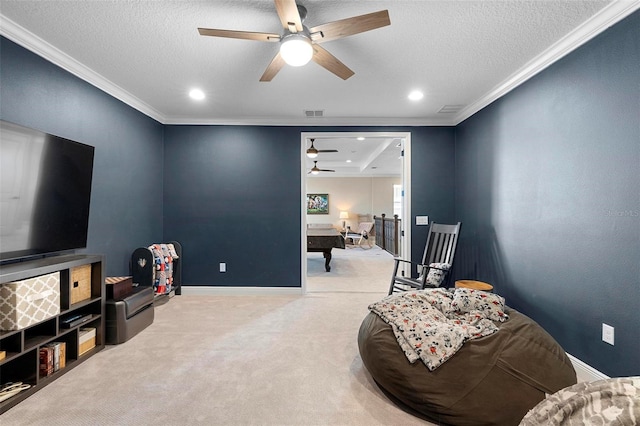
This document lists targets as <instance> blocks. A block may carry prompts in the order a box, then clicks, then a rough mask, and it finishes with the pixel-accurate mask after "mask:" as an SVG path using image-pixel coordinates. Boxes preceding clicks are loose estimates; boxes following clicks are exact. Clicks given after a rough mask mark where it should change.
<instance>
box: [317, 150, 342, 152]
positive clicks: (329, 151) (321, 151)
mask: <svg viewBox="0 0 640 426" xmlns="http://www.w3.org/2000/svg"><path fill="white" fill-rule="evenodd" d="M318 152H338V150H337V149H319V150H318Z"/></svg>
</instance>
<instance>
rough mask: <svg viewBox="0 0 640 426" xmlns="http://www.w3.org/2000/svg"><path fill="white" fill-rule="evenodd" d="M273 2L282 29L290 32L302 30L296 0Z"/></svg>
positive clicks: (277, 0) (276, 0)
mask: <svg viewBox="0 0 640 426" xmlns="http://www.w3.org/2000/svg"><path fill="white" fill-rule="evenodd" d="M275 3H276V11H277V12H278V17H279V18H280V22H282V26H283V27H284V29H285V30H289V31H291V32H292V33H297V32H300V31H302V29H303V28H302V19H300V13H298V5H296V0H275Z"/></svg>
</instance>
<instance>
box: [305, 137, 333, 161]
mask: <svg viewBox="0 0 640 426" xmlns="http://www.w3.org/2000/svg"><path fill="white" fill-rule="evenodd" d="M309 140H310V141H311V146H310V147H309V148H308V149H307V157H309V158H316V157H317V156H318V154H319V153H321V152H338V150H337V149H316V147H315V146H313V142H314V141H315V139H313V138H310V139H309Z"/></svg>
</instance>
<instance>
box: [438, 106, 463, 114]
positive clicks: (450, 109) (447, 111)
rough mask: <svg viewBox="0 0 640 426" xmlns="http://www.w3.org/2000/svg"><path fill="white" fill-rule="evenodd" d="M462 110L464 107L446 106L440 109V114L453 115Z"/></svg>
mask: <svg viewBox="0 0 640 426" xmlns="http://www.w3.org/2000/svg"><path fill="white" fill-rule="evenodd" d="M462 108H464V105H445V106H443V107H442V108H440V111H438V114H452V113H455V112H459V111H460V110H461V109H462Z"/></svg>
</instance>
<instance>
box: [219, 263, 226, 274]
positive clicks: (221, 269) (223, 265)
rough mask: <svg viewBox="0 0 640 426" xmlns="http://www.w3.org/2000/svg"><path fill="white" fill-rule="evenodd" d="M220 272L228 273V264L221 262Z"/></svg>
mask: <svg viewBox="0 0 640 426" xmlns="http://www.w3.org/2000/svg"><path fill="white" fill-rule="evenodd" d="M220 272H227V264H226V263H224V262H220Z"/></svg>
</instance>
